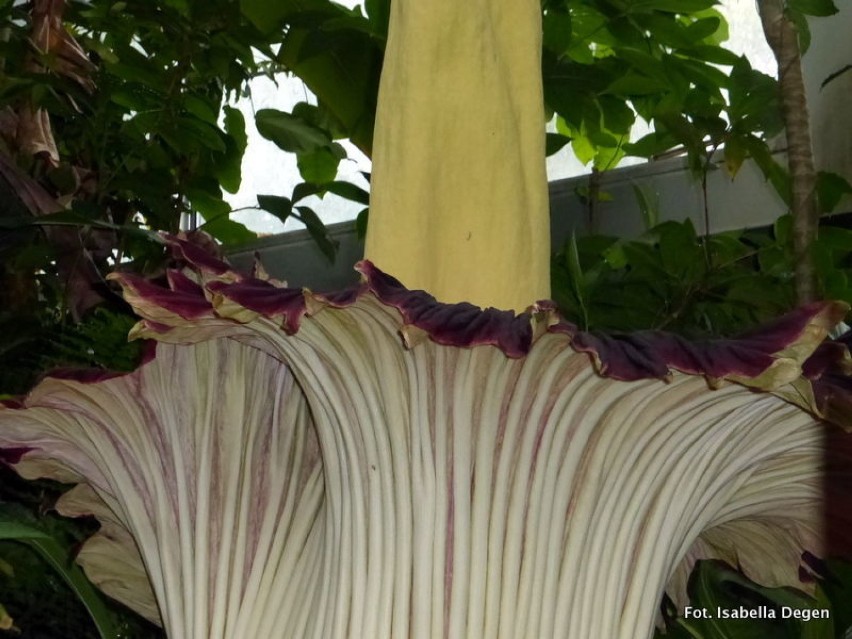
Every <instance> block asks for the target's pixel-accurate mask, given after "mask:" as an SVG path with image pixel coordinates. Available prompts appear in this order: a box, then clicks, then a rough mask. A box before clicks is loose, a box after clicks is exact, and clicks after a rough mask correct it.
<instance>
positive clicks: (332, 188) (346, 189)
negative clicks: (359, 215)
mask: <svg viewBox="0 0 852 639" xmlns="http://www.w3.org/2000/svg"><path fill="white" fill-rule="evenodd" d="M322 186H323V188H324V189H325V190H326V191H328V192H329V193H334V195H337V196H338V197H342V198H344V199H346V200H352V201H353V202H357V203H358V204H369V203H370V194H369V193H368V192H367V191H365V190H364V189H362V188H361V187H360V186H358V185H356V184H352V183H351V182H343V181H337V182H328V183H326V184H323V185H322Z"/></svg>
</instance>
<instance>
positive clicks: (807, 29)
mask: <svg viewBox="0 0 852 639" xmlns="http://www.w3.org/2000/svg"><path fill="white" fill-rule="evenodd" d="M786 15H787V17H788V18H789V19H790V21H791V22H792V23H793V26H795V27H796V33H797V34H798V37H799V51H800V52H801V55H805V54H806V53H807V52H808V49H810V48H811V25H810V23H809V22H808V18H807V16H806V15H805V14H804V13H802V12H801V11H787V13H786Z"/></svg>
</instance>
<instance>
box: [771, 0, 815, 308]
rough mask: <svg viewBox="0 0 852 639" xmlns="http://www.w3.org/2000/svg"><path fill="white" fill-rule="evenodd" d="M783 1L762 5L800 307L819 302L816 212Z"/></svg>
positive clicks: (798, 61) (793, 36)
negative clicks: (774, 77)
mask: <svg viewBox="0 0 852 639" xmlns="http://www.w3.org/2000/svg"><path fill="white" fill-rule="evenodd" d="M784 4H785V3H784V0H759V1H758V3H757V5H758V9H759V11H760V19H761V22H762V23H763V33H764V35H765V36H766V41H767V42H768V43H769V46H770V48H771V49H772V52H773V54H774V55H775V60H776V61H777V63H778V80H779V83H780V85H781V108H782V113H783V117H784V125H785V128H786V133H787V163H788V166H789V170H790V179H791V190H792V201H791V203H790V204H791V213H792V216H793V257H794V262H795V282H796V298H797V300H798V302H799V303H800V304H804V303H807V302H810V301H813V300H814V299H815V298H816V297H817V285H816V271H815V268H814V262H813V258H812V257H811V253H810V247H811V245H812V244H813V241H814V240H815V239H816V237H817V229H818V224H819V209H818V207H817V196H816V182H817V173H816V169H815V168H814V156H813V147H812V144H811V130H810V120H809V117H808V101H807V96H806V94H805V83H804V79H803V77H802V58H801V51H800V49H799V39H798V33H797V30H796V27H795V25H794V24H793V22H792V21H791V20H790V18H789V17H788V16H787V15H786V14H785V13H784Z"/></svg>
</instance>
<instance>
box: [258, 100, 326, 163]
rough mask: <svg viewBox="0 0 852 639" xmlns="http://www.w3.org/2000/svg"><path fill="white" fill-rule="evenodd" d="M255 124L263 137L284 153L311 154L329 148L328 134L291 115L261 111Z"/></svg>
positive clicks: (275, 111)
mask: <svg viewBox="0 0 852 639" xmlns="http://www.w3.org/2000/svg"><path fill="white" fill-rule="evenodd" d="M255 124H256V125H257V130H258V132H259V133H260V134H261V135H262V136H263V137H265V138H266V139H267V140H271V141H272V142H274V143H275V144H276V145H278V147H279V148H280V149H282V150H284V151H289V152H291V153H311V152H313V151H316V150H318V149H323V148H328V147H330V146H331V138H330V137H329V135H328V133H326V132H325V131H323V130H322V129H320V128H318V127H316V126H314V125H313V124H310V123H309V122H306V121H305V120H304V119H303V118H300V117H298V116H295V115H293V114H292V113H286V112H285V111H279V110H278V109H261V110H260V111H258V112H257V114H256V115H255Z"/></svg>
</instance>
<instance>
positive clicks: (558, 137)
mask: <svg viewBox="0 0 852 639" xmlns="http://www.w3.org/2000/svg"><path fill="white" fill-rule="evenodd" d="M569 142H571V138H569V137H568V136H566V135H562V134H561V133H548V134H547V137H546V139H545V154H546V155H547V157H550V156H551V155H553V154H554V153H558V152H559V151H560V150H561V149H562V148H563V147H564V146H565V145H566V144H568V143H569Z"/></svg>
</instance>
